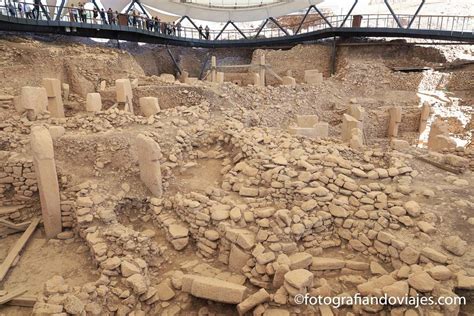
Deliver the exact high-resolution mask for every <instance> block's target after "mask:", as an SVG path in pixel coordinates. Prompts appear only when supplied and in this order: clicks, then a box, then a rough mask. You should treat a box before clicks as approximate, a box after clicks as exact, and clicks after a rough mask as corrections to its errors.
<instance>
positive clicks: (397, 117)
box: [388, 106, 402, 137]
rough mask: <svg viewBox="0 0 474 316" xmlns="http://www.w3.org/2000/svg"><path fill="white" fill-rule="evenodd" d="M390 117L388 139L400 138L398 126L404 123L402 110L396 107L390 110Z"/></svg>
mask: <svg viewBox="0 0 474 316" xmlns="http://www.w3.org/2000/svg"><path fill="white" fill-rule="evenodd" d="M388 113H389V115H390V118H389V120H390V121H389V123H388V137H397V136H398V126H399V125H400V123H401V122H402V108H401V107H399V106H394V107H392V108H390V109H388Z"/></svg>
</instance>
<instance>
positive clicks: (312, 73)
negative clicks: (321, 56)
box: [304, 69, 323, 85]
mask: <svg viewBox="0 0 474 316" xmlns="http://www.w3.org/2000/svg"><path fill="white" fill-rule="evenodd" d="M304 82H306V83H307V84H310V85H318V84H320V83H322V82H323V74H322V73H321V72H319V70H317V69H311V70H305V71H304Z"/></svg>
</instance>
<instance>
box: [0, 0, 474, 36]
mask: <svg viewBox="0 0 474 316" xmlns="http://www.w3.org/2000/svg"><path fill="white" fill-rule="evenodd" d="M249 1H250V0H249ZM0 14H1V15H5V16H8V17H9V19H10V20H11V22H16V23H26V24H34V23H35V21H48V25H52V26H61V27H69V28H72V29H73V28H78V27H81V26H86V25H87V26H89V27H90V26H91V25H97V26H104V25H108V26H111V28H112V29H114V30H123V31H130V28H132V29H138V30H141V32H143V31H145V32H147V33H151V34H152V33H154V34H160V36H163V37H170V38H178V39H190V40H191V39H193V40H209V41H228V40H240V41H241V40H250V39H266V38H285V37H293V36H296V35H301V34H304V33H309V32H315V31H320V30H327V29H330V30H333V29H343V28H351V29H355V28H357V29H387V30H388V29H398V30H426V31H444V32H460V33H461V34H464V33H468V34H474V16H446V15H433V16H431V15H430V16H427V15H418V16H413V15H396V17H397V20H398V21H397V20H396V19H394V17H393V16H392V15H390V14H365V15H348V16H343V15H335V16H329V17H324V18H323V17H321V16H319V15H317V14H310V15H309V16H310V17H311V18H308V19H307V20H306V18H307V17H306V16H304V17H303V16H301V20H302V22H300V23H294V24H292V25H280V24H279V23H278V21H277V20H275V19H272V18H270V19H269V20H267V21H265V25H264V26H265V27H257V28H253V29H239V28H238V26H237V25H236V24H234V23H232V22H228V23H227V24H226V26H225V28H224V29H221V30H210V29H207V28H206V26H198V25H196V24H195V23H194V22H193V21H192V20H191V19H189V18H187V17H183V18H181V19H180V20H179V21H177V23H163V22H161V21H160V20H159V19H158V18H147V17H146V16H144V15H138V14H136V13H134V12H131V13H130V14H128V15H127V14H120V13H118V12H117V11H115V12H112V11H99V10H97V9H95V10H87V9H84V8H82V7H74V6H71V7H62V8H61V7H57V6H45V5H41V6H35V5H32V4H27V3H14V2H10V3H7V4H5V5H3V6H0ZM185 21H186V22H185ZM188 22H189V24H191V25H193V27H187V26H186V27H185V26H183V24H185V23H188ZM303 22H304V23H303ZM99 28H100V27H98V29H99ZM231 28H233V30H231Z"/></svg>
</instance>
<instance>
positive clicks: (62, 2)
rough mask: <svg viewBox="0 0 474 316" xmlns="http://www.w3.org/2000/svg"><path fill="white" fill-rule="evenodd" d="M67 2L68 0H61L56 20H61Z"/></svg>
mask: <svg viewBox="0 0 474 316" xmlns="http://www.w3.org/2000/svg"><path fill="white" fill-rule="evenodd" d="M65 3H66V0H61V4H60V5H59V8H58V12H57V14H56V19H55V20H56V21H59V20H61V14H62V13H63V9H64V4H65Z"/></svg>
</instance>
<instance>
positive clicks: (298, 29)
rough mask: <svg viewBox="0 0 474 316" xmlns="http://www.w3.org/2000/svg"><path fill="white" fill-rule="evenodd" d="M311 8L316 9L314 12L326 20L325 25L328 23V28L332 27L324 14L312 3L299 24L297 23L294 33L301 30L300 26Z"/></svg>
mask: <svg viewBox="0 0 474 316" xmlns="http://www.w3.org/2000/svg"><path fill="white" fill-rule="evenodd" d="M311 9H314V10H316V12H317V13H318V14H319V16H320V17H322V18H323V20H324V22H326V24H327V25H329V27H330V28H332V24H331V23H330V22H329V21H328V19H327V18H326V17H325V16H324V14H323V13H322V12H321V11H320V10H319V9H318V8H317V7H316V6H315V5H314V4H312V5H310V6H309V8H308V10H307V11H306V13H305V15H304V17H303V19H302V20H301V22H300V25H298V28H297V29H296V32H295V35H296V34H298V33H299V32H300V31H301V28H302V27H303V24H304V22H305V21H306V18H307V17H308V15H309V13H310V12H311Z"/></svg>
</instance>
